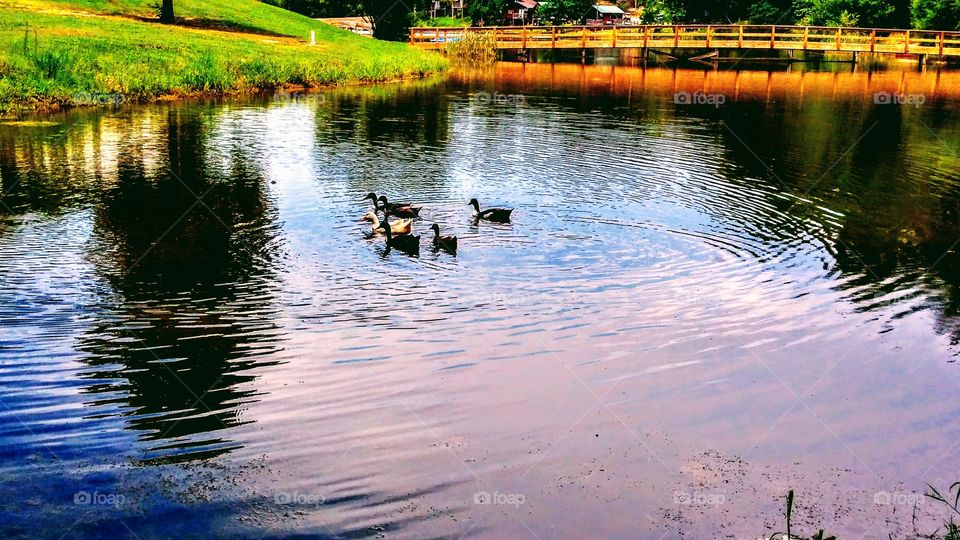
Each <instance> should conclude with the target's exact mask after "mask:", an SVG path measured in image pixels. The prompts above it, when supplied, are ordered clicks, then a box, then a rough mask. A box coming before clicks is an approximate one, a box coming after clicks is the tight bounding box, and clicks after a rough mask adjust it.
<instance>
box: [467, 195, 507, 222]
mask: <svg viewBox="0 0 960 540" xmlns="http://www.w3.org/2000/svg"><path fill="white" fill-rule="evenodd" d="M467 204H469V205H472V206H473V208H474V210H476V211H477V215H476V216H475V217H476V218H477V219H485V220H487V221H496V222H499V223H507V222H509V221H510V213H511V212H513V208H487V209H486V210H484V211H482V212H481V211H480V203H479V202H477V200H476V199H470V202H469V203H467Z"/></svg>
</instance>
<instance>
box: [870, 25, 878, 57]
mask: <svg viewBox="0 0 960 540" xmlns="http://www.w3.org/2000/svg"><path fill="white" fill-rule="evenodd" d="M876 47H877V31H876V30H871V31H870V52H873V51H874V49H876Z"/></svg>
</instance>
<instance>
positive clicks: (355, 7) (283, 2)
mask: <svg viewBox="0 0 960 540" xmlns="http://www.w3.org/2000/svg"><path fill="white" fill-rule="evenodd" d="M268 2H269V3H271V4H273V5H275V6H279V7H282V8H283V9H288V10H290V11H293V12H295V13H299V14H301V15H306V16H307V17H313V18H319V17H354V16H359V15H362V14H363V10H362V8H361V6H360V2H359V0H268Z"/></svg>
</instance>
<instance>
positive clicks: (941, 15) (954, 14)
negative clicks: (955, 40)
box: [911, 0, 960, 30]
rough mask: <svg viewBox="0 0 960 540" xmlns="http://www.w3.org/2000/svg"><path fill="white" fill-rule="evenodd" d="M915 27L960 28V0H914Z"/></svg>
mask: <svg viewBox="0 0 960 540" xmlns="http://www.w3.org/2000/svg"><path fill="white" fill-rule="evenodd" d="M911 12H912V13H911V16H912V19H913V27H914V28H921V29H929V30H960V0H913V5H912V6H911Z"/></svg>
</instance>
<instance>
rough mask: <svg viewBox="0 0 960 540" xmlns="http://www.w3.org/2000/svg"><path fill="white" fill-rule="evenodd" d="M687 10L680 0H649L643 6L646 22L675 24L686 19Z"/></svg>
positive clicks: (644, 20)
mask: <svg viewBox="0 0 960 540" xmlns="http://www.w3.org/2000/svg"><path fill="white" fill-rule="evenodd" d="M686 16H687V11H686V8H685V7H684V5H683V2H681V1H679V0H647V2H646V3H645V4H644V6H643V15H642V20H643V23H644V24H673V23H674V22H681V21H684V20H685V19H686Z"/></svg>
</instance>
